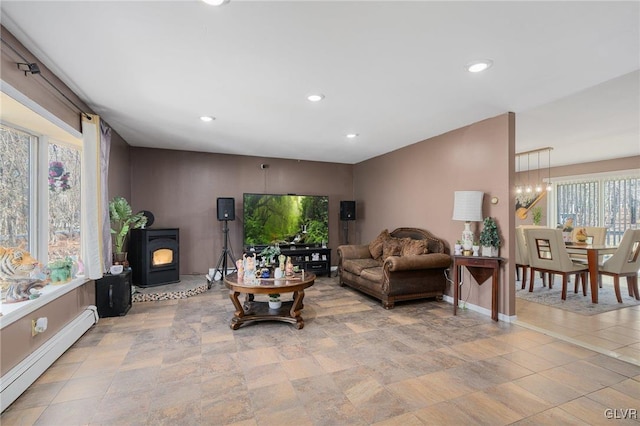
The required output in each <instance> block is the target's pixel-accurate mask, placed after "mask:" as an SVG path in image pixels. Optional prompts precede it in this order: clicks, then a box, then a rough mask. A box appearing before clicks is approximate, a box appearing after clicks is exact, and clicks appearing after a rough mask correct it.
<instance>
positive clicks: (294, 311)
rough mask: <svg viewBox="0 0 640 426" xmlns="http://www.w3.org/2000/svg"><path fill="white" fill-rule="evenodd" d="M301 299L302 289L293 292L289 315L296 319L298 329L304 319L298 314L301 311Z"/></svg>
mask: <svg viewBox="0 0 640 426" xmlns="http://www.w3.org/2000/svg"><path fill="white" fill-rule="evenodd" d="M303 299H304V290H300V291H294V292H293V303H292V304H291V309H290V310H289V315H291V318H294V319H295V320H296V328H297V329H298V330H300V329H301V328H302V327H304V320H303V319H302V316H300V312H301V311H302V300H303Z"/></svg>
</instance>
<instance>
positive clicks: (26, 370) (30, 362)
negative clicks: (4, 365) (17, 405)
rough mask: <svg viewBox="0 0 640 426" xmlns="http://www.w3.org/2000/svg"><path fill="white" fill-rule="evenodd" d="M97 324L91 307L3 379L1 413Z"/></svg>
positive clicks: (0, 385) (96, 314) (96, 317)
mask: <svg viewBox="0 0 640 426" xmlns="http://www.w3.org/2000/svg"><path fill="white" fill-rule="evenodd" d="M97 322H98V310H97V309H96V307H95V306H89V307H88V308H87V309H85V310H84V311H82V313H81V314H80V315H78V316H77V317H76V318H75V319H74V320H73V321H71V322H70V323H69V324H67V325H66V326H65V327H64V328H63V329H62V330H60V331H59V332H58V333H57V334H56V335H55V336H53V337H52V338H51V339H49V340H48V341H47V342H46V343H45V344H43V345H42V346H40V347H39V348H38V349H36V350H35V351H34V352H33V353H32V354H30V355H29V356H28V357H26V358H25V359H24V360H23V361H22V362H21V363H20V364H18V365H16V366H15V367H14V368H12V369H11V370H10V371H8V372H7V374H5V375H4V376H2V378H1V379H0V408H1V409H0V412H1V411H4V410H5V409H6V408H7V407H8V406H9V405H11V403H13V401H15V400H16V399H18V397H19V396H20V395H21V394H22V393H23V392H24V391H25V390H27V388H28V387H29V386H31V385H32V384H33V382H35V381H36V380H37V379H38V377H40V376H41V375H42V373H44V372H45V371H46V370H47V368H49V367H50V366H51V365H52V364H53V363H54V362H55V361H56V360H57V359H58V358H60V356H61V355H62V354H63V353H65V351H66V350H67V349H69V348H70V347H71V345H73V344H74V343H75V342H76V341H77V340H78V339H79V338H80V337H81V336H82V335H83V334H84V333H85V332H86V331H87V330H88V329H90V328H91V327H92V326H93V325H94V324H96V323H97Z"/></svg>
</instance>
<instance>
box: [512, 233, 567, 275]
mask: <svg viewBox="0 0 640 426" xmlns="http://www.w3.org/2000/svg"><path fill="white" fill-rule="evenodd" d="M524 232H525V235H526V238H525V240H526V242H527V252H528V253H529V265H530V266H531V267H532V268H539V269H547V270H551V271H560V272H570V271H574V270H575V269H576V266H575V265H574V264H573V262H572V261H571V258H569V254H568V253H567V248H566V246H565V244H564V241H563V240H562V230H560V229H551V228H540V229H526V230H525V231H524Z"/></svg>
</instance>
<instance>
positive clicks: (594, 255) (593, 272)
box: [587, 249, 598, 303]
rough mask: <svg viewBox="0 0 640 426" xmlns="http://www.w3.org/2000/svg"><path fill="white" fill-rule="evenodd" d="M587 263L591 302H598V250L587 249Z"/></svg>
mask: <svg viewBox="0 0 640 426" xmlns="http://www.w3.org/2000/svg"><path fill="white" fill-rule="evenodd" d="M587 264H588V265H589V279H590V280H591V302H592V303H598V250H595V249H588V250H587Z"/></svg>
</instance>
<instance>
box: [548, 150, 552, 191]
mask: <svg viewBox="0 0 640 426" xmlns="http://www.w3.org/2000/svg"><path fill="white" fill-rule="evenodd" d="M552 149H553V148H549V149H548V150H547V153H548V154H549V157H548V161H547V192H549V191H551V190H553V185H552V184H551V150H552Z"/></svg>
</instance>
